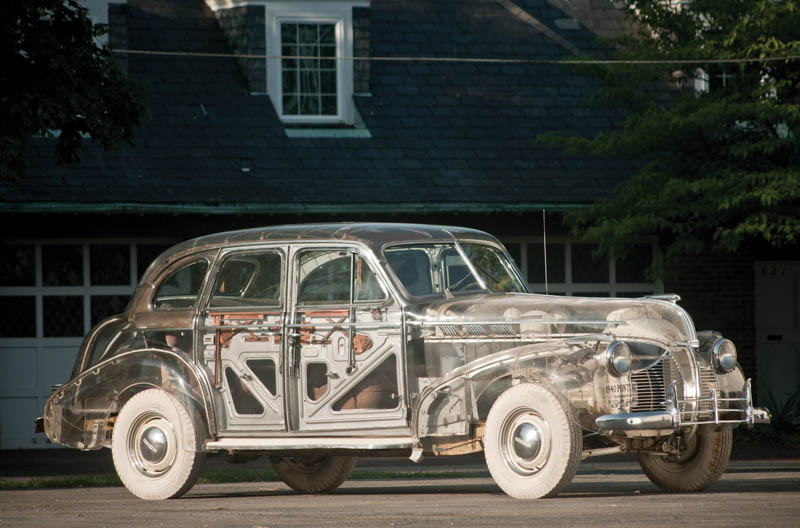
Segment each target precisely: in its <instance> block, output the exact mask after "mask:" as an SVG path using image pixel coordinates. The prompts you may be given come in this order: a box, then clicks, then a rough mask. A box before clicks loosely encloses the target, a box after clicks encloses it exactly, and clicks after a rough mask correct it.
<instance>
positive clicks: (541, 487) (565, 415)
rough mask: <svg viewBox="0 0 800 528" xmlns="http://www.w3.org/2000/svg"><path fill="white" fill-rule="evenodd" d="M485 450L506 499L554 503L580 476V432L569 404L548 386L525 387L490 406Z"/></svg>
mask: <svg viewBox="0 0 800 528" xmlns="http://www.w3.org/2000/svg"><path fill="white" fill-rule="evenodd" d="M483 446H484V455H485V457H486V465H487V466H488V467H489V472H490V473H491V475H492V478H493V479H494V481H495V482H496V483H497V485H498V486H500V489H502V490H503V491H504V492H506V493H507V494H508V495H510V496H512V497H514V498H517V499H538V498H542V497H553V496H555V495H558V494H559V493H560V492H561V491H563V490H564V489H565V488H566V487H567V485H568V484H569V483H570V482H571V481H572V479H573V478H574V477H575V473H576V472H577V470H578V464H580V460H581V449H582V439H581V430H580V427H579V426H578V424H577V423H576V421H575V418H574V411H573V410H572V406H571V405H570V404H569V402H568V401H567V400H566V399H565V398H563V397H561V396H559V395H557V394H556V393H554V392H553V391H551V390H550V389H549V388H547V387H545V386H544V385H538V384H533V383H523V384H520V385H515V386H513V387H511V388H510V389H508V390H506V391H505V392H504V393H503V394H501V395H500V397H499V398H497V401H495V403H494V405H492V408H491V410H490V411H489V416H488V417H487V419H486V432H485V434H484V439H483Z"/></svg>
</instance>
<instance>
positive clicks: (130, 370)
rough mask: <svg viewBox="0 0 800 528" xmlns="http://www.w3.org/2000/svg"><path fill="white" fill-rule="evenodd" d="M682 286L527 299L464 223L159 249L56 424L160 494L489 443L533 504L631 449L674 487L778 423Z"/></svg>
mask: <svg viewBox="0 0 800 528" xmlns="http://www.w3.org/2000/svg"><path fill="white" fill-rule="evenodd" d="M677 300H678V298H677V296H669V295H668V296H656V297H650V298H640V299H596V298H592V299H586V298H577V297H559V296H547V295H535V294H531V293H529V292H528V291H527V286H526V284H525V282H524V281H523V280H522V279H521V276H520V273H519V271H518V269H517V268H516V266H515V265H514V263H513V261H512V260H511V258H510V257H509V255H508V253H507V251H506V250H505V248H504V247H503V246H502V245H501V244H500V243H499V242H498V241H497V240H496V239H495V238H494V237H492V236H490V235H488V234H486V233H484V232H481V231H477V230H473V229H465V228H459V227H442V226H426V225H406V224H327V225H300V226H279V227H271V228H263V229H251V230H245V231H236V232H228V233H220V234H214V235H209V236H204V237H200V238H197V239H194V240H190V241H187V242H183V243H181V244H178V245H176V246H174V247H172V248H171V249H169V250H167V251H166V252H164V253H163V254H162V255H160V256H159V257H158V258H157V259H156V260H155V262H153V264H152V265H151V266H150V267H149V268H148V270H147V271H146V272H145V274H144V276H143V277H142V280H141V283H140V284H139V285H138V287H137V288H136V291H135V293H134V294H133V297H132V299H131V301H130V303H129V305H128V307H127V309H126V310H125V312H124V313H123V314H120V315H118V316H114V317H111V318H109V319H106V320H105V321H103V322H101V323H100V324H98V325H97V326H96V327H95V328H94V329H93V330H92V331H91V332H90V333H89V335H88V336H87V337H86V339H85V340H84V342H83V345H82V347H81V349H80V352H79V354H78V358H77V360H76V363H75V367H74V370H73V372H72V376H71V379H70V380H69V381H68V382H67V383H65V384H64V385H63V386H60V387H57V388H56V389H55V390H54V392H53V394H52V395H51V396H50V398H49V400H48V402H47V404H46V406H45V410H44V417H43V418H42V419H40V422H39V425H40V426H42V427H43V429H44V431H45V432H46V433H47V435H48V437H49V438H50V439H51V440H52V441H54V442H59V443H62V444H64V445H67V446H71V447H75V448H78V449H84V450H90V449H101V448H104V447H108V448H110V449H111V451H112V455H113V459H114V464H115V467H116V469H117V471H118V473H119V476H120V478H121V480H122V482H123V483H124V484H125V486H126V487H127V488H128V489H129V490H130V491H131V492H132V493H133V494H135V495H137V496H138V497H141V498H143V499H165V498H172V497H178V496H180V495H182V494H183V493H185V492H186V491H187V490H188V489H190V488H191V487H192V485H193V484H194V483H195V481H196V479H197V476H198V473H199V471H200V469H201V467H202V463H203V461H204V459H205V454H206V453H209V452H224V453H229V454H234V455H237V454H238V455H245V456H247V457H251V456H258V455H264V456H268V457H269V460H270V461H271V463H272V466H273V467H274V469H275V471H276V473H277V474H278V476H279V477H280V478H281V479H282V480H283V481H284V482H285V483H286V484H288V485H289V486H290V487H292V488H293V489H295V490H297V491H300V492H324V491H329V490H332V489H334V488H336V487H337V486H339V485H340V484H341V483H342V482H343V481H344V480H345V479H346V478H347V476H348V475H349V473H350V472H351V470H352V469H353V467H354V465H355V463H356V457H357V456H359V455H370V456H384V455H385V456H408V457H410V458H411V459H412V460H414V461H419V460H420V459H421V458H422V457H423V455H430V456H445V455H461V454H468V453H477V452H480V451H483V452H484V454H485V458H486V463H487V466H488V468H489V471H490V473H491V475H492V477H493V478H494V480H495V481H496V482H497V484H498V485H499V486H500V487H501V488H502V489H503V490H504V491H505V492H506V493H508V494H509V495H511V496H513V497H517V498H538V497H548V496H553V495H556V494H558V493H559V492H560V491H562V490H563V489H564V488H565V487H566V486H567V485H568V484H569V482H570V481H571V480H572V478H573V477H574V475H575V473H576V471H577V468H578V465H579V463H580V461H581V460H582V459H583V458H586V457H590V456H597V455H604V454H611V453H626V452H628V453H633V454H635V455H636V456H637V459H638V461H639V463H640V464H641V467H642V469H643V470H644V472H645V474H646V475H647V476H648V477H649V478H650V480H652V481H653V482H654V483H655V484H657V485H658V486H660V487H661V488H663V489H664V490H668V491H700V490H702V489H705V488H706V487H708V486H710V485H711V484H713V483H714V482H715V481H716V480H717V479H718V478H719V477H720V475H721V474H722V472H723V471H724V470H725V467H726V465H727V462H728V459H729V456H730V451H731V438H732V433H731V430H732V428H733V427H736V426H738V425H740V424H746V425H748V426H752V425H753V424H755V423H763V422H768V421H769V419H770V417H769V412H768V411H767V410H765V409H759V408H754V407H753V403H752V397H751V390H750V380H749V379H745V377H744V375H743V373H742V370H741V368H740V367H739V365H738V363H737V360H736V347H735V346H734V344H733V343H732V342H731V341H729V340H727V339H725V338H723V337H722V336H721V335H719V334H718V333H715V332H697V331H696V330H695V328H694V325H693V323H692V319H691V318H690V317H689V315H688V314H687V313H686V312H685V311H684V310H683V309H681V308H680V307H679V306H678V305H677Z"/></svg>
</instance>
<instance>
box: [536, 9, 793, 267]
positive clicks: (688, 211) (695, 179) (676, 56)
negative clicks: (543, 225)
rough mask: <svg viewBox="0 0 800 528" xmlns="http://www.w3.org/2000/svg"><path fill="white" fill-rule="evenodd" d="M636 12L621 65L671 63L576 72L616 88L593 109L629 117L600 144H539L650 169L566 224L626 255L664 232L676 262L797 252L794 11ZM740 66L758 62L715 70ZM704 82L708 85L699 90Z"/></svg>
mask: <svg viewBox="0 0 800 528" xmlns="http://www.w3.org/2000/svg"><path fill="white" fill-rule="evenodd" d="M626 4H627V7H628V9H629V15H631V17H633V19H634V20H637V21H638V22H637V24H636V30H635V31H634V32H633V33H631V34H628V35H625V36H622V37H620V38H617V39H614V40H612V41H610V42H611V44H612V45H613V46H614V47H615V49H616V51H617V55H618V57H617V58H619V59H623V60H634V61H675V62H672V63H669V64H664V63H651V64H621V65H610V64H606V65H602V66H579V67H580V68H581V69H582V70H583V71H585V72H588V73H591V74H592V75H596V76H599V77H600V78H602V79H603V81H604V83H605V86H607V89H605V90H604V91H602V92H601V93H599V94H597V96H596V97H595V102H600V103H605V104H607V103H609V102H616V103H618V104H619V103H621V104H622V105H623V106H624V108H626V109H627V110H628V113H627V117H626V118H625V120H624V121H623V122H622V123H620V124H619V126H618V127H617V128H616V129H614V130H611V131H609V132H606V133H603V134H599V135H597V136H595V137H593V138H585V137H564V136H562V135H559V134H546V135H541V136H539V137H538V138H537V141H540V142H544V143H547V144H549V145H551V146H558V147H561V148H563V149H564V150H565V152H567V153H571V154H574V153H589V154H592V155H595V156H604V157H621V158H625V159H639V160H642V165H641V166H642V168H641V170H639V171H638V172H637V173H636V174H634V175H633V176H631V177H630V178H629V179H628V180H627V181H625V182H624V183H622V184H621V185H620V186H619V187H618V188H617V189H616V190H615V192H614V194H613V195H612V196H611V197H608V198H605V199H600V200H599V201H597V202H596V203H595V204H593V205H592V206H591V207H589V208H586V209H582V210H579V211H576V212H575V213H572V214H570V215H568V221H569V222H571V224H572V225H573V227H574V230H575V232H576V234H578V235H580V236H583V237H584V238H587V239H592V240H596V241H598V242H599V243H600V250H601V252H603V253H610V252H615V253H617V254H623V255H624V253H625V248H626V245H627V244H630V243H633V242H635V241H636V239H637V238H642V237H644V236H649V235H658V236H659V238H660V239H661V241H662V244H663V245H664V248H665V255H664V256H665V258H666V259H667V261H669V259H671V258H672V257H675V256H676V255H679V254H687V253H688V254H696V253H700V252H702V251H707V250H714V251H719V252H733V251H736V250H737V249H738V248H739V247H741V245H742V244H745V243H749V242H752V241H761V242H766V243H768V244H770V245H772V246H775V247H781V246H787V245H796V244H798V241H800V215H799V214H798V212H800V59H798V57H800V32H798V30H797V28H798V27H800V6H798V2H797V1H796V0H783V1H775V0H692V1H691V2H688V3H685V4H683V5H682V7H680V8H678V7H676V6H677V5H678V4H681V3H680V2H665V1H662V0H626ZM788 56H793V57H794V58H792V59H781V60H766V61H765V60H761V59H771V58H774V57H788ZM742 58H744V59H750V60H751V61H750V62H735V63H734V62H731V63H720V62H712V60H715V61H724V60H731V59H742ZM703 74H707V75H708V80H709V81H710V90H709V91H708V92H705V93H702V92H696V91H695V90H694V89H693V86H694V85H695V84H696V83H697V82H700V81H702V78H701V77H702V75H703ZM656 271H657V272H658V270H656Z"/></svg>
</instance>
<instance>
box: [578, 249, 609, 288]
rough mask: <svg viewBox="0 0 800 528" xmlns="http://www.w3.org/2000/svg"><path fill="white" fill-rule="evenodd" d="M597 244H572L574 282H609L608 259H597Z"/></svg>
mask: <svg viewBox="0 0 800 528" xmlns="http://www.w3.org/2000/svg"><path fill="white" fill-rule="evenodd" d="M596 249H597V245H595V244H573V245H572V282H608V259H605V258H602V259H599V260H598V259H595V258H594V257H593V256H592V252H593V251H595V250H596Z"/></svg>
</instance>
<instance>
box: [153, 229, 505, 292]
mask: <svg viewBox="0 0 800 528" xmlns="http://www.w3.org/2000/svg"><path fill="white" fill-rule="evenodd" d="M454 239H457V240H469V239H472V240H482V241H487V242H497V239H496V238H495V237H493V236H491V235H489V234H488V233H485V232H483V231H479V230H477V229H470V228H466V227H456V226H440V225H427V224H402V223H324V224H292V225H279V226H271V227H257V228H252V229H242V230H238V231H226V232H223V233H214V234H210V235H204V236H201V237H197V238H193V239H191V240H187V241H185V242H180V243H179V244H176V245H174V246H172V247H171V248H169V249H167V250H166V251H164V252H163V253H162V254H161V255H159V257H158V258H157V259H156V260H155V261H154V262H153V264H152V265H151V266H150V268H148V270H147V272H146V273H145V277H144V281H145V282H146V281H147V279H148V278H149V277H150V275H151V273H153V272H155V271H156V270H159V269H162V267H163V266H164V265H166V264H168V263H170V262H172V261H174V260H176V259H179V258H182V257H184V256H187V255H189V254H192V253H196V252H199V251H206V250H209V249H218V248H222V247H232V246H245V245H250V244H257V243H259V242H286V243H289V242H296V241H303V242H315V241H330V240H335V241H348V242H356V243H360V244H363V245H365V246H367V247H369V248H370V249H371V250H372V251H373V252H374V253H375V254H376V255H378V256H380V253H381V251H382V249H383V247H384V246H385V245H387V244H396V243H412V242H428V241H443V240H447V241H452V240H454Z"/></svg>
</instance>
